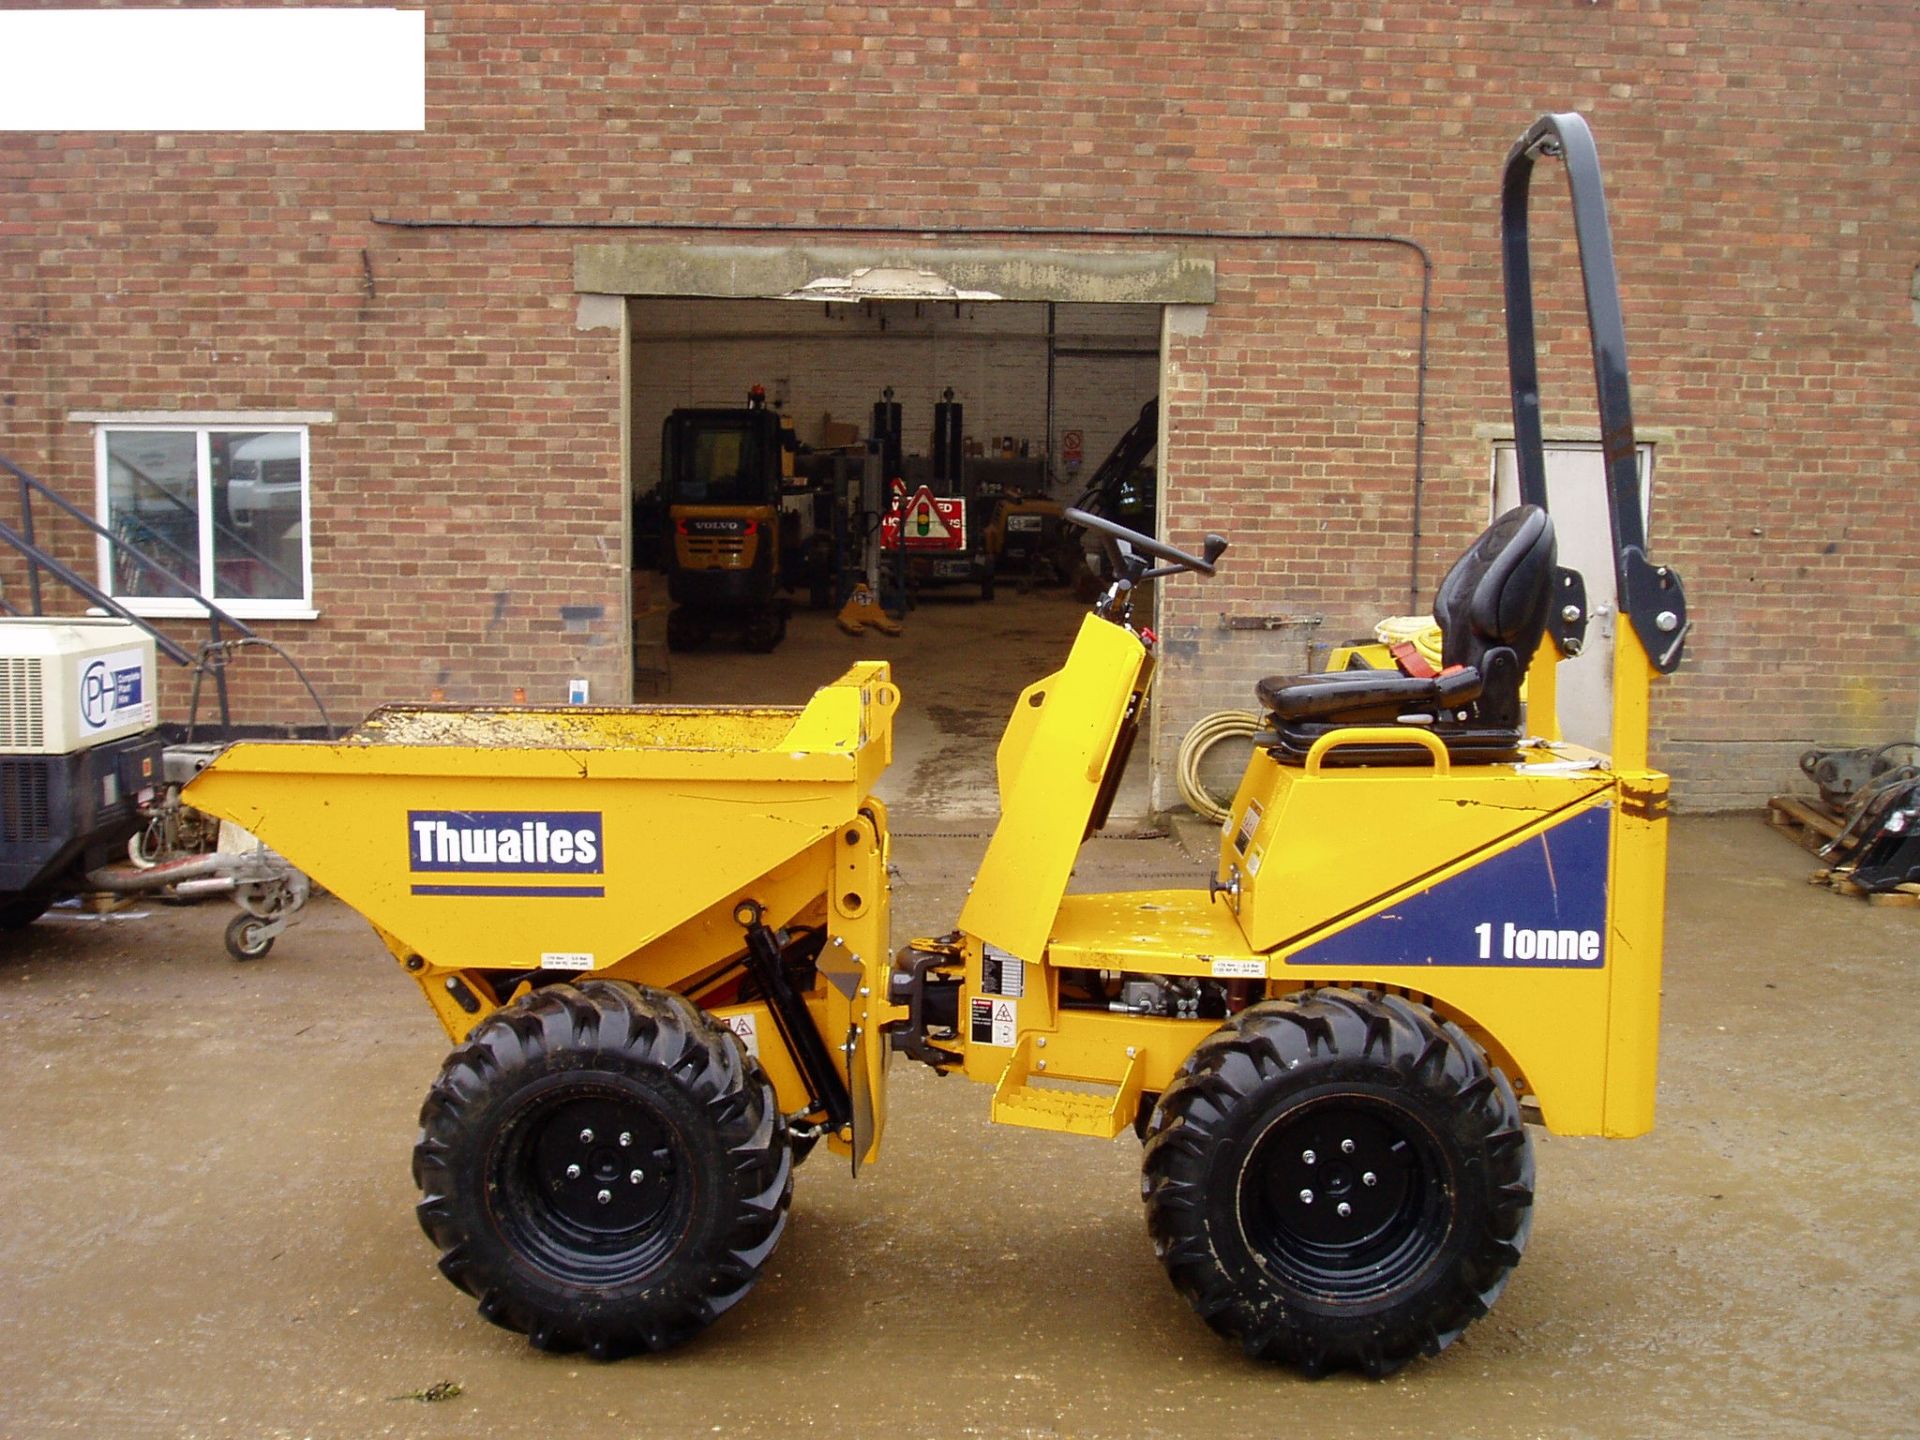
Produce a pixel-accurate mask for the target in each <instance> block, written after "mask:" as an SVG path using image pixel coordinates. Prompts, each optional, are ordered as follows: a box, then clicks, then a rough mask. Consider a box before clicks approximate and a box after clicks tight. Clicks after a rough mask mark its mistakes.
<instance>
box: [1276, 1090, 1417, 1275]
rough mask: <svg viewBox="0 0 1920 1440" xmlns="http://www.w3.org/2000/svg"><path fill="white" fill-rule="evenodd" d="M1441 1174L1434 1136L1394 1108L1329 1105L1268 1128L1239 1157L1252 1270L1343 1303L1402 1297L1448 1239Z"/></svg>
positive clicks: (1358, 1101) (1361, 1099)
mask: <svg viewBox="0 0 1920 1440" xmlns="http://www.w3.org/2000/svg"><path fill="white" fill-rule="evenodd" d="M1451 1194H1452V1187H1451V1185H1450V1184H1449V1183H1448V1176H1447V1169H1446V1165H1445V1162H1444V1159H1443V1157H1442V1155H1441V1152H1440V1149H1439V1146H1438V1144H1437V1143H1436V1141H1435V1139H1434V1137H1433V1135H1432V1133H1431V1132H1430V1131H1429V1130H1428V1129H1427V1128H1426V1127H1425V1126H1424V1125H1422V1124H1421V1123H1420V1122H1419V1121H1418V1120H1417V1119H1416V1118H1415V1117H1414V1116H1412V1115H1410V1114H1408V1113H1407V1112H1406V1111H1405V1110H1404V1109H1403V1108H1401V1107H1400V1106H1399V1105H1396V1104H1393V1103H1390V1102H1388V1101H1385V1100H1382V1099H1376V1098H1373V1097H1366V1096H1355V1095H1350V1094H1349V1095H1337V1096H1329V1097H1327V1098H1324V1099H1321V1100H1317V1101H1312V1102H1309V1103H1308V1104H1306V1105H1303V1106H1298V1107H1295V1108H1294V1109H1291V1110H1289V1111H1287V1112H1286V1113H1285V1114H1283V1115H1281V1116H1280V1117H1278V1118H1277V1119H1276V1120H1275V1121H1274V1122H1273V1123H1272V1124H1271V1125H1269V1126H1268V1127H1267V1129H1266V1130H1265V1131H1264V1132H1263V1133H1262V1134H1261V1135H1260V1136H1259V1138H1258V1139H1257V1140H1256V1141H1255V1142H1254V1144H1253V1145H1252V1147H1251V1148H1250V1149H1249V1150H1248V1152H1247V1158H1246V1163H1245V1165H1244V1166H1243V1168H1242V1170H1241V1174H1240V1187H1239V1206H1240V1210H1239V1213H1240V1228H1241V1233H1242V1235H1243V1237H1244V1238H1245V1240H1246V1243H1247V1246H1248V1249H1249V1250H1250V1252H1251V1253H1252V1254H1253V1257H1254V1259H1255V1260H1256V1262H1257V1263H1259V1264H1260V1265H1262V1266H1264V1267H1266V1268H1267V1269H1269V1270H1271V1271H1272V1272H1274V1273H1275V1274H1277V1275H1278V1276H1279V1277H1280V1278H1281V1279H1282V1280H1283V1281H1284V1282H1286V1283H1288V1284H1290V1285H1292V1286H1294V1287H1296V1288H1298V1289H1301V1290H1305V1291H1308V1292H1311V1293H1314V1294H1318V1295H1322V1296H1325V1297H1327V1298H1330V1299H1335V1300H1343V1301H1361V1300H1378V1299H1380V1298H1382V1297H1384V1296H1388V1295H1390V1294H1392V1292H1394V1291H1395V1290H1398V1289H1400V1288H1401V1287H1403V1286H1405V1285H1408V1284H1409V1283H1411V1282H1412V1281H1413V1280H1415V1279H1416V1278H1417V1277H1418V1276H1419V1275H1420V1274H1421V1272H1423V1271H1424V1270H1425V1269H1426V1268H1427V1266H1428V1265H1429V1264H1431V1263H1432V1261H1433V1259H1434V1257H1435V1256H1436V1255H1438V1254H1439V1252H1440V1250H1441V1248H1442V1247H1443V1246H1444V1245H1445V1243H1446V1239H1447V1235H1448V1232H1449V1230H1450V1228H1451V1219H1452V1215H1451V1210H1452V1206H1451V1203H1450V1198H1449V1197H1450V1195H1451Z"/></svg>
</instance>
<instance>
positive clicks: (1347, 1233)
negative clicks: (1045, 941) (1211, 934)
mask: <svg viewBox="0 0 1920 1440" xmlns="http://www.w3.org/2000/svg"><path fill="white" fill-rule="evenodd" d="M1141 1193H1142V1195H1143V1196H1144V1198H1145V1200H1146V1203H1147V1228H1148V1231H1149V1233H1150V1234H1151V1235H1152V1236H1153V1242H1154V1250H1155V1252H1156V1253H1157V1254H1158V1255H1159V1256H1160V1259H1161V1262H1162V1263H1163V1264H1164V1265H1165V1266H1166V1268H1167V1274H1168V1275H1169V1277H1170V1278H1171V1279H1172V1281H1173V1284H1174V1287H1175V1288H1176V1289H1178V1290H1179V1291H1180V1293H1181V1294H1183V1295H1184V1296H1186V1298H1187V1300H1188V1301H1189V1302H1190V1303H1191V1304H1192V1305H1193V1307H1194V1309H1195V1310H1196V1311H1198V1312H1199V1314H1200V1315H1201V1317H1202V1318H1203V1319H1205V1320H1206V1322H1207V1323H1208V1324H1209V1325H1211V1326H1212V1327H1213V1328H1214V1329H1215V1330H1217V1331H1219V1332H1220V1333H1221V1334H1222V1335H1225V1336H1227V1337H1229V1338H1230V1339H1233V1340H1237V1341H1239V1342H1240V1344H1241V1345H1242V1346H1243V1347H1244V1348H1245V1350H1246V1352H1247V1354H1249V1355H1251V1356H1254V1357H1256V1358H1259V1359H1265V1360H1275V1361H1282V1362H1285V1363H1287V1364H1291V1365H1293V1366H1295V1367H1297V1368H1298V1369H1300V1370H1302V1371H1304V1372H1305V1373H1307V1374H1309V1375H1321V1374H1324V1373H1326V1372H1327V1371H1329V1370H1333V1369H1339V1368H1342V1367H1346V1366H1352V1367H1355V1368H1358V1369H1360V1370H1364V1371H1365V1372H1366V1373H1367V1374H1369V1375H1372V1376H1375V1377H1379V1376H1383V1375H1387V1374H1391V1373H1392V1372H1393V1371H1394V1370H1397V1369H1398V1368H1399V1367H1400V1366H1402V1365H1404V1364H1405V1363H1406V1362H1407V1361H1409V1360H1411V1359H1413V1358H1414V1357H1415V1356H1417V1355H1422V1354H1425V1355H1437V1354H1439V1352H1440V1351H1441V1350H1443V1349H1445V1348H1446V1347H1447V1346H1448V1345H1450V1344H1452V1343H1453V1341H1454V1340H1455V1339H1457V1338H1458V1337H1459V1335H1460V1333H1461V1331H1462V1330H1464V1329H1465V1328H1466V1327H1467V1325H1468V1324H1469V1323H1470V1322H1471V1321H1473V1320H1474V1319H1476V1318H1478V1317H1479V1316H1481V1315H1484V1314H1485V1313H1486V1312H1487V1309H1488V1307H1490V1306H1491V1305H1492V1304H1493V1302H1494V1301H1495V1299H1497V1298H1498V1297H1499V1294H1500V1292H1501V1290H1502V1289H1503V1288H1504V1287H1505V1285H1506V1283H1507V1277H1508V1275H1509V1274H1510V1273H1511V1272H1512V1270H1513V1267H1514V1266H1515V1265H1516V1264H1518V1263H1519V1260H1520V1254H1521V1251H1522V1250H1523V1249H1524V1248H1525V1246H1526V1241H1527V1232H1528V1229H1529V1227H1530V1225H1531V1222H1532V1209H1531V1206H1532V1203H1533V1148H1532V1142H1531V1140H1530V1139H1529V1137H1528V1136H1527V1134H1526V1131H1525V1129H1524V1128H1523V1127H1522V1125H1521V1121H1520V1113H1519V1106H1518V1104H1517V1102H1516V1101H1515V1099H1514V1094H1513V1089H1512V1087H1511V1086H1510V1085H1509V1084H1508V1083H1507V1079H1506V1077H1505V1076H1504V1075H1502V1074H1501V1073H1500V1072H1499V1071H1498V1070H1496V1069H1493V1068H1491V1067H1490V1066H1489V1065H1488V1064H1487V1061H1486V1057H1485V1055H1484V1054H1482V1052H1481V1050H1480V1047H1479V1046H1478V1045H1476V1044H1475V1043H1474V1042H1473V1041H1472V1040H1471V1039H1469V1038H1468V1037H1467V1035H1466V1034H1465V1033H1464V1032H1462V1031H1461V1030H1460V1029H1459V1028H1458V1027H1457V1026H1455V1025H1452V1024H1450V1023H1448V1022H1446V1021H1442V1020H1439V1019H1437V1018H1435V1016H1434V1015H1433V1014H1432V1012H1430V1011H1428V1010H1427V1009H1425V1008H1424V1007H1422V1006H1419V1005H1415V1004H1413V1003H1412V1002H1411V1001H1408V1000H1404V999H1401V998H1400V997H1398V996H1394V995H1385V994H1378V993H1374V992H1370V991H1369V992H1361V991H1353V990H1313V991H1307V992H1304V993H1302V994H1300V995H1298V996H1296V997H1292V998H1289V999H1286V1000H1279V1001H1269V1002H1267V1003H1265V1004H1261V1005H1255V1006H1252V1007H1251V1008H1249V1009H1247V1010H1244V1011H1242V1012H1241V1013H1240V1014H1238V1015H1236V1016H1235V1017H1234V1018H1233V1019H1232V1020H1230V1021H1229V1022H1228V1023H1227V1024H1226V1025H1224V1026H1222V1027H1221V1028H1220V1029H1219V1030H1217V1031H1215V1032H1214V1033H1213V1034H1212V1035H1211V1036H1209V1037H1208V1038H1207V1039H1206V1040H1204V1041H1202V1042H1201V1044H1200V1046H1199V1047H1198V1048H1197V1049H1196V1050H1195V1051H1194V1053H1193V1055H1192V1056H1191V1057H1189V1058H1188V1060H1187V1062H1186V1064H1185V1065H1184V1066H1183V1067H1182V1069H1181V1073H1180V1074H1179V1076H1178V1077H1177V1078H1176V1079H1175V1080H1174V1082H1173V1083H1172V1084H1171V1085H1170V1086H1168V1088H1167V1092H1166V1094H1165V1095H1164V1096H1162V1098H1161V1101H1160V1104H1159V1106H1158V1107H1157V1108H1156V1109H1155V1111H1154V1115H1153V1119H1152V1121H1151V1123H1150V1125H1149V1127H1148V1139H1147V1148H1146V1156H1145V1161H1144V1178H1143V1181H1142V1185H1141Z"/></svg>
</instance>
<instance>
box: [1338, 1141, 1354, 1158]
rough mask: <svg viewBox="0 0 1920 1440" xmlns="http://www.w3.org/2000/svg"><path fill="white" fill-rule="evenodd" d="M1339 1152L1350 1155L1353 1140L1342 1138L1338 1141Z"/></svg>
mask: <svg viewBox="0 0 1920 1440" xmlns="http://www.w3.org/2000/svg"><path fill="white" fill-rule="evenodd" d="M1340 1153H1341V1154H1342V1155H1351V1154H1352V1153H1353V1142H1352V1141H1351V1140H1342V1141H1341V1142H1340Z"/></svg>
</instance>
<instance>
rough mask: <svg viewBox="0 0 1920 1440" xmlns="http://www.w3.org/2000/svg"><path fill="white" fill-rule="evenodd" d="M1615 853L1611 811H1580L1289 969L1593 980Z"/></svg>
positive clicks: (1313, 950) (1317, 948)
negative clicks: (1396, 968)
mask: <svg viewBox="0 0 1920 1440" xmlns="http://www.w3.org/2000/svg"><path fill="white" fill-rule="evenodd" d="M1612 843H1613V825H1612V811H1611V810H1610V809H1609V807H1607V806H1604V805H1602V806H1597V807H1595V808H1594V809H1591V810H1583V811H1581V812H1580V813H1579V814H1578V815H1575V816H1574V817H1573V818H1572V819H1570V820H1563V821H1562V822H1561V823H1560V824H1558V825H1556V826H1554V827H1553V828H1552V829H1551V830H1547V831H1544V832H1542V833H1541V834H1539V835H1535V836H1533V837H1532V838H1531V839H1528V840H1522V841H1521V842H1520V843H1519V844H1517V845H1513V846H1510V847H1509V848H1507V849H1505V850H1502V851H1500V852H1498V853H1497V854H1494V855H1490V856H1488V857H1487V858H1486V859H1485V860H1482V861H1481V862H1480V863H1479V864H1478V865H1476V866H1474V867H1473V868H1472V869H1471V870H1465V871H1462V872H1461V873H1460V874H1458V875H1455V876H1453V877H1452V878H1451V879H1447V880H1442V881H1440V882H1439V883H1438V884H1436V885H1433V886H1431V887H1430V888H1428V889H1426V890H1422V891H1420V892H1419V893H1417V894H1414V895H1410V896H1408V897H1407V898H1406V899H1404V900H1402V901H1400V902H1399V903H1398V904H1396V905H1391V906H1389V907H1388V908H1387V909H1385V910H1383V911H1381V912H1380V913H1379V914H1377V915H1370V916H1368V917H1367V918H1366V919H1365V920H1361V921H1359V922H1358V923H1357V924H1354V925H1350V926H1348V927H1347V928H1346V929H1345V930H1342V931H1341V932H1340V933H1339V934H1337V935H1331V936H1329V937H1327V938H1326V939H1325V940H1321V941H1318V942H1316V943H1314V944H1311V945H1308V946H1306V947H1305V948H1304V949H1300V950H1296V951H1295V952H1294V953H1293V954H1291V955H1289V956H1287V964H1289V965H1342V966H1353V967H1356V968H1359V967H1369V966H1371V967H1379V966H1383V965H1447V966H1475V965H1485V966H1499V967H1503V968H1508V969H1551V970H1598V969H1600V968H1601V967H1602V966H1604V965H1605V964H1606V963H1607V945H1606V933H1607V866H1608V861H1609V859H1610V858H1611V851H1612Z"/></svg>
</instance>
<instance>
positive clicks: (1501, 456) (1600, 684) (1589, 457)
mask: <svg viewBox="0 0 1920 1440" xmlns="http://www.w3.org/2000/svg"><path fill="white" fill-rule="evenodd" d="M1546 462H1547V509H1548V511H1549V512H1551V514H1552V515H1553V529H1554V537H1555V539H1556V540H1557V541H1558V543H1559V550H1560V563H1561V564H1562V565H1565V566H1567V567H1568V568H1569V569H1573V570H1578V571H1579V572H1580V574H1581V576H1582V577H1583V578H1584V579H1585V580H1586V582H1587V643H1586V645H1585V647H1584V648H1583V649H1582V650H1581V652H1580V653H1579V654H1578V655H1576V656H1575V657H1574V658H1573V659H1571V660H1564V661H1562V662H1561V664H1560V671H1559V675H1558V677H1557V678H1558V681H1559V686H1558V688H1559V692H1560V733H1561V734H1563V735H1565V736H1566V737H1567V739H1569V740H1571V741H1573V742H1574V743H1575V744H1576V745H1585V746H1588V747H1589V748H1591V749H1594V750H1598V751H1600V752H1601V753H1603V754H1604V753H1606V752H1607V751H1609V750H1610V749H1611V745H1612V737H1613V630H1614V610H1615V598H1616V597H1615V595H1614V585H1613V530H1612V525H1611V522H1610V521H1609V520H1608V517H1607V471H1606V461H1605V458H1604V457H1603V456H1602V454H1601V452H1600V446H1599V444H1598V443H1597V442H1594V443H1581V442H1578V441H1548V442H1547V445H1546ZM1652 488H1653V447H1652V446H1651V445H1642V446H1641V447H1640V519H1641V521H1642V523H1643V524H1644V523H1645V521H1646V518H1647V497H1648V495H1649V494H1650V493H1651V492H1652ZM1519 503H1520V475H1519V470H1518V467H1517V466H1516V465H1515V463H1514V454H1513V442H1512V441H1511V440H1503V441H1500V442H1499V443H1497V444H1495V446H1494V447H1493V513H1494V514H1495V515H1500V514H1504V513H1505V512H1506V511H1508V510H1510V509H1512V508H1513V507H1514V506H1515V505H1518V504H1519Z"/></svg>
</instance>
